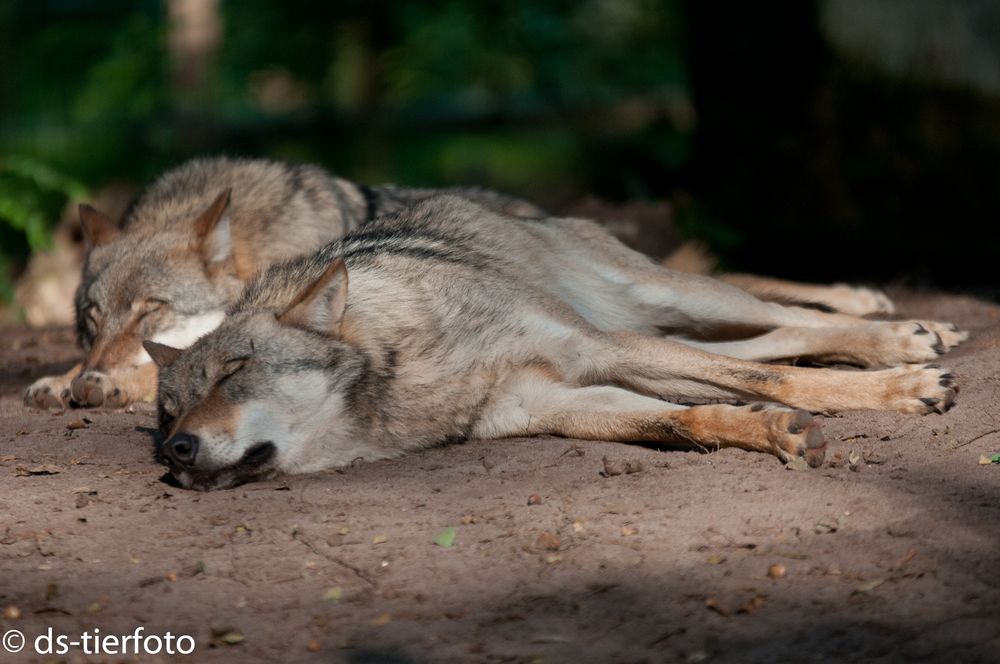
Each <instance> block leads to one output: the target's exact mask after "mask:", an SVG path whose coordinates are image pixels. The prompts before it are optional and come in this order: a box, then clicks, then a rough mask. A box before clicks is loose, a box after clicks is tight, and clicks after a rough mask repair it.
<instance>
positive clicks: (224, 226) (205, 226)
mask: <svg viewBox="0 0 1000 664" xmlns="http://www.w3.org/2000/svg"><path fill="white" fill-rule="evenodd" d="M232 193H233V190H232V189H231V188H230V189H226V190H225V191H223V192H222V193H221V194H219V195H218V196H217V197H216V198H215V200H214V201H212V204H211V205H209V206H208V209H206V210H205V211H204V212H202V213H201V214H200V215H199V216H198V218H197V219H195V220H194V239H193V241H192V245H193V247H192V248H194V249H195V250H197V251H199V252H201V255H202V257H204V259H205V263H206V264H208V265H211V264H212V263H221V262H222V261H225V260H228V259H229V258H230V257H231V256H232V255H233V238H232V232H231V231H230V226H229V198H230V195H231V194H232Z"/></svg>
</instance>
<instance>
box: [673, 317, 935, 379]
mask: <svg viewBox="0 0 1000 664" xmlns="http://www.w3.org/2000/svg"><path fill="white" fill-rule="evenodd" d="M675 340H676V341H679V342H681V343H683V344H685V345H688V346H692V347H694V348H698V349H700V350H704V351H706V352H709V353H715V354H716V355H725V356H726V357H734V358H737V359H741V360H752V361H754V362H773V361H776V360H791V359H805V360H810V361H813V362H819V363H822V364H853V365H856V366H860V367H866V368H869V367H895V366H899V365H901V364H917V363H922V362H930V361H933V360H934V359H936V358H937V357H939V356H940V355H942V354H944V353H945V351H946V350H947V349H946V348H945V345H944V343H943V342H942V341H941V336H940V335H939V334H938V333H936V332H930V331H929V330H928V329H927V328H925V327H924V326H923V325H921V324H920V323H916V322H908V323H889V322H871V323H868V324H867V325H859V326H857V327H826V328H823V327H813V328H806V327H781V328H778V329H777V330H774V331H772V332H768V333H767V334H763V335H761V336H759V337H754V338H753V339H746V340H740V341H726V342H702V341H692V340H689V339H684V338H675Z"/></svg>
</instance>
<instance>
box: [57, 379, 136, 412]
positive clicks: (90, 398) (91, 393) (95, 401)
mask: <svg viewBox="0 0 1000 664" xmlns="http://www.w3.org/2000/svg"><path fill="white" fill-rule="evenodd" d="M70 389H71V392H72V398H73V401H75V402H76V403H77V404H79V405H80V406H82V407H84V408H99V407H103V408H121V407H123V406H125V405H126V404H128V393H127V392H125V390H123V389H121V388H120V387H118V386H117V385H115V382H114V380H113V379H112V378H111V376H109V375H107V374H105V373H101V372H100V371H85V372H83V373H82V374H80V375H79V376H77V377H76V378H74V379H73V383H72V384H71V386H70Z"/></svg>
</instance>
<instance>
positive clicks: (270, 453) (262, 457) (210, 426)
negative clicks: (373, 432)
mask: <svg viewBox="0 0 1000 664" xmlns="http://www.w3.org/2000/svg"><path fill="white" fill-rule="evenodd" d="M317 275H318V276H317ZM346 303H347V270H346V268H345V266H344V262H343V260H341V259H337V260H335V261H333V262H332V263H330V262H326V263H321V262H318V261H317V259H303V260H300V261H298V262H293V263H289V264H285V265H279V266H274V267H272V268H269V269H268V270H266V271H265V272H264V273H263V274H261V275H259V276H258V277H256V278H255V279H254V280H253V281H251V283H250V284H249V285H248V287H247V289H246V291H245V293H244V295H243V297H242V299H241V300H240V303H238V304H237V305H235V306H234V308H233V309H232V311H231V313H230V315H229V316H228V317H227V318H226V320H225V321H223V323H222V324H221V325H220V326H219V328H218V329H216V330H215V331H214V332H212V333H211V334H208V335H206V336H204V337H202V338H201V339H199V340H198V341H197V342H195V344H194V345H193V346H191V347H190V348H189V349H188V350H186V351H184V352H181V351H179V350H176V349H174V348H170V347H168V346H165V345H162V344H158V343H156V342H146V344H145V347H146V350H147V351H148V352H149V354H150V356H152V358H153V360H154V361H155V362H156V363H157V365H158V366H159V368H160V379H159V418H160V422H159V426H160V433H161V435H162V442H161V443H160V444H159V445H158V449H157V457H158V459H159V460H161V461H163V462H165V463H167V464H168V465H169V466H170V468H171V472H172V473H173V475H174V476H175V477H176V478H177V480H178V481H179V482H180V483H181V484H182V485H183V486H185V487H189V488H195V489H202V490H207V489H219V488H227V487H231V486H235V485H237V484H241V483H243V482H247V481H251V480H255V479H262V478H266V477H270V476H273V475H275V474H277V473H280V472H307V471H312V470H320V469H322V468H328V467H331V466H336V465H344V464H347V463H350V462H351V461H352V460H354V459H356V458H358V457H367V456H369V455H368V454H367V450H366V449H365V448H364V443H363V442H361V441H360V440H355V437H354V436H353V435H352V434H353V432H355V431H356V430H357V427H356V424H355V422H356V421H357V417H356V414H355V412H354V411H355V408H354V405H355V404H356V403H357V398H358V395H359V390H361V389H362V388H361V385H362V383H363V381H359V378H360V377H361V376H362V375H363V374H364V370H365V366H366V361H365V355H364V354H363V353H362V352H361V351H360V350H358V349H356V348H355V347H354V346H352V345H351V344H349V343H347V342H346V341H344V340H343V338H342V335H341V321H342V319H343V314H344V309H345V307H346Z"/></svg>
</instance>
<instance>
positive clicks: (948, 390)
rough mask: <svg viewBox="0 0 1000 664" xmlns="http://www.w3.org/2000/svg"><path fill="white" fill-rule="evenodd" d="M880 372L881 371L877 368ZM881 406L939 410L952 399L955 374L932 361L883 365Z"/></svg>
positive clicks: (955, 389)
mask: <svg viewBox="0 0 1000 664" xmlns="http://www.w3.org/2000/svg"><path fill="white" fill-rule="evenodd" d="M880 373H882V372H880ZM884 373H885V374H887V375H888V376H889V380H888V383H887V384H886V386H885V408H887V409H889V410H897V411H899V412H901V413H919V414H925V413H943V412H945V411H946V410H948V409H949V408H951V406H952V404H954V403H955V397H956V395H957V394H958V387H957V386H956V385H955V377H954V376H953V375H952V374H951V372H949V371H948V370H947V369H942V368H940V367H938V366H937V365H936V364H925V365H921V366H905V367H897V368H895V369H887V370H885V372H884Z"/></svg>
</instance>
